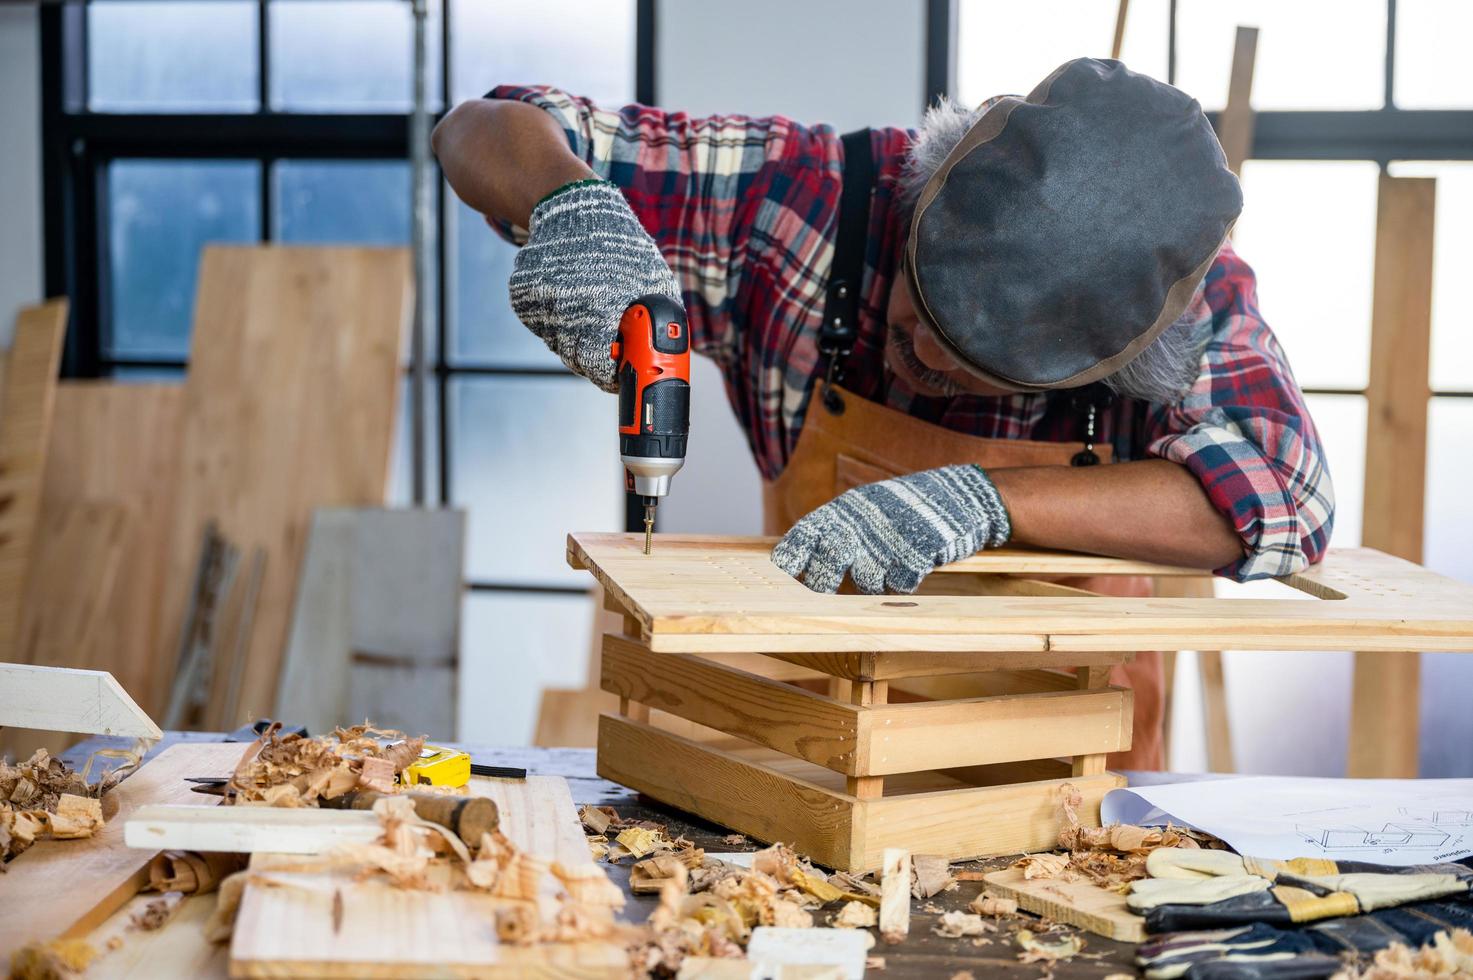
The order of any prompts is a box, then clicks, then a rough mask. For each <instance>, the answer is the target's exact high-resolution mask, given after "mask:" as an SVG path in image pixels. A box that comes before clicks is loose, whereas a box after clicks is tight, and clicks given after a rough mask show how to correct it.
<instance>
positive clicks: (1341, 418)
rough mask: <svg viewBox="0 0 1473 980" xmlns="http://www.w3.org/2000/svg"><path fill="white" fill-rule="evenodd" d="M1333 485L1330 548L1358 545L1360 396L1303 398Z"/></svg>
mask: <svg viewBox="0 0 1473 980" xmlns="http://www.w3.org/2000/svg"><path fill="white" fill-rule="evenodd" d="M1306 399H1307V400H1308V402H1309V414H1310V416H1311V417H1313V418H1314V425H1315V429H1316V430H1318V431H1319V434H1320V442H1321V443H1322V444H1323V445H1324V447H1325V458H1326V459H1327V460H1328V461H1329V464H1330V477H1331V480H1332V481H1333V482H1334V485H1335V527H1334V530H1333V531H1332V532H1331V535H1330V546H1331V547H1332V548H1355V547H1359V546H1360V543H1361V541H1360V535H1361V509H1362V505H1363V501H1364V500H1365V485H1366V400H1365V398H1364V397H1362V396H1361V395H1307V396H1306Z"/></svg>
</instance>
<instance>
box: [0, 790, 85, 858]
mask: <svg viewBox="0 0 1473 980" xmlns="http://www.w3.org/2000/svg"><path fill="white" fill-rule="evenodd" d="M27 792H28V793H29V794H30V796H29V798H30V799H31V800H33V801H37V800H41V799H43V794H41V793H40V792H39V791H37V790H34V788H33V787H28V788H27ZM52 805H53V806H54V807H55V808H56V809H55V812H52V811H48V810H40V809H36V810H9V809H0V858H4V857H8V856H13V855H16V854H19V853H20V852H21V851H24V850H25V849H26V848H28V847H30V846H31V845H32V844H34V843H35V842H36V841H38V840H41V839H43V838H47V837H50V838H55V839H56V840H80V839H82V838H85V837H91V836H92V835H93V834H95V833H96V832H97V831H99V830H101V829H102V825H103V824H102V801H101V800H97V799H93V798H91V797H88V796H77V795H75V794H73V793H62V794H60V795H58V796H57V797H56V800H55V802H54V803H53V804H52ZM0 868H3V865H0Z"/></svg>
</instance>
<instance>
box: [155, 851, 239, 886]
mask: <svg viewBox="0 0 1473 980" xmlns="http://www.w3.org/2000/svg"><path fill="white" fill-rule="evenodd" d="M243 863H244V858H243V857H242V856H241V855H239V854H225V853H212V854H199V853H196V852H195V851H164V852H163V853H161V854H159V855H157V856H155V857H154V859H153V860H152V861H150V862H149V865H148V887H149V890H150V891H156V892H183V893H184V894H186V895H208V894H209V893H210V892H212V891H214V890H215V889H216V888H218V887H220V882H221V880H223V879H224V878H226V877H227V876H229V875H232V874H234V873H235V872H237V871H239V870H240V869H241V867H242V865H243Z"/></svg>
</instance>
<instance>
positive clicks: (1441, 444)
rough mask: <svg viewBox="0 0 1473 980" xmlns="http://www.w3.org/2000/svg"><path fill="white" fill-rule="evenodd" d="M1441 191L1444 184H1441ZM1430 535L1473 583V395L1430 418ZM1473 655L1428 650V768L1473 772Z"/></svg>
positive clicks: (1447, 561)
mask: <svg viewBox="0 0 1473 980" xmlns="http://www.w3.org/2000/svg"><path fill="white" fill-rule="evenodd" d="M1439 193H1441V190H1440V189H1439ZM1427 422H1428V431H1427V514H1426V543H1425V544H1424V545H1423V554H1422V557H1423V559H1424V561H1425V563H1426V565H1427V567H1428V568H1430V569H1432V570H1433V571H1435V572H1439V573H1441V574H1443V575H1450V576H1452V577H1453V578H1456V579H1460V580H1462V581H1464V582H1470V583H1473V521H1470V520H1469V519H1468V486H1469V484H1470V482H1473V399H1469V398H1434V399H1432V406H1431V412H1430V414H1429V416H1428V419H1427ZM1469 690H1473V657H1470V656H1468V655H1467V654H1463V653H1424V654H1423V655H1422V751H1421V775H1423V776H1473V753H1470V752H1469V751H1468V746H1469V745H1470V744H1473V713H1470V712H1469V711H1468V704H1467V697H1466V695H1465V692H1467V691H1469Z"/></svg>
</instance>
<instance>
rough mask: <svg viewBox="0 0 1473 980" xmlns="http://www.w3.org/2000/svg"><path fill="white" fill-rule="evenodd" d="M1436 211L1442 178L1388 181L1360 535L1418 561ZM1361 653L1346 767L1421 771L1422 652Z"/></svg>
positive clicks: (1385, 772) (1394, 773)
mask: <svg viewBox="0 0 1473 980" xmlns="http://www.w3.org/2000/svg"><path fill="white" fill-rule="evenodd" d="M1436 207H1437V182H1436V181H1435V180H1432V179H1427V178H1407V177H1387V176H1384V175H1383V176H1382V177H1381V182H1380V189H1379V196H1378V201H1377V207H1376V276H1375V288H1374V295H1373V297H1372V301H1371V368H1370V383H1369V384H1368V385H1367V386H1366V467H1365V469H1366V475H1365V502H1364V505H1363V508H1362V513H1363V515H1364V516H1363V517H1362V529H1361V540H1362V541H1363V542H1364V543H1365V544H1366V545H1367V546H1369V547H1373V548H1378V549H1380V550H1382V551H1385V552H1388V553H1390V554H1393V555H1396V556H1398V557H1400V558H1405V559H1407V560H1408V561H1414V562H1420V561H1421V560H1422V535H1423V526H1422V512H1423V506H1424V500H1425V496H1426V487H1425V483H1426V475H1427V400H1428V398H1430V397H1431V390H1430V385H1429V381H1428V356H1429V349H1430V343H1431V335H1432V246H1433V232H1434V227H1433V219H1434V215H1435V212H1436ZM1360 650H1361V652H1358V653H1357V654H1356V655H1355V668H1354V672H1353V675H1352V677H1353V680H1352V682H1351V707H1350V749H1349V757H1348V761H1347V767H1346V769H1347V773H1348V774H1349V775H1351V776H1363V777H1378V776H1379V777H1412V776H1416V775H1417V748H1418V736H1419V726H1420V720H1421V663H1420V657H1419V656H1418V655H1416V654H1409V655H1401V656H1398V655H1396V654H1385V653H1372V652H1369V651H1368V650H1367V648H1366V647H1364V646H1362V647H1361V648H1360Z"/></svg>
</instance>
